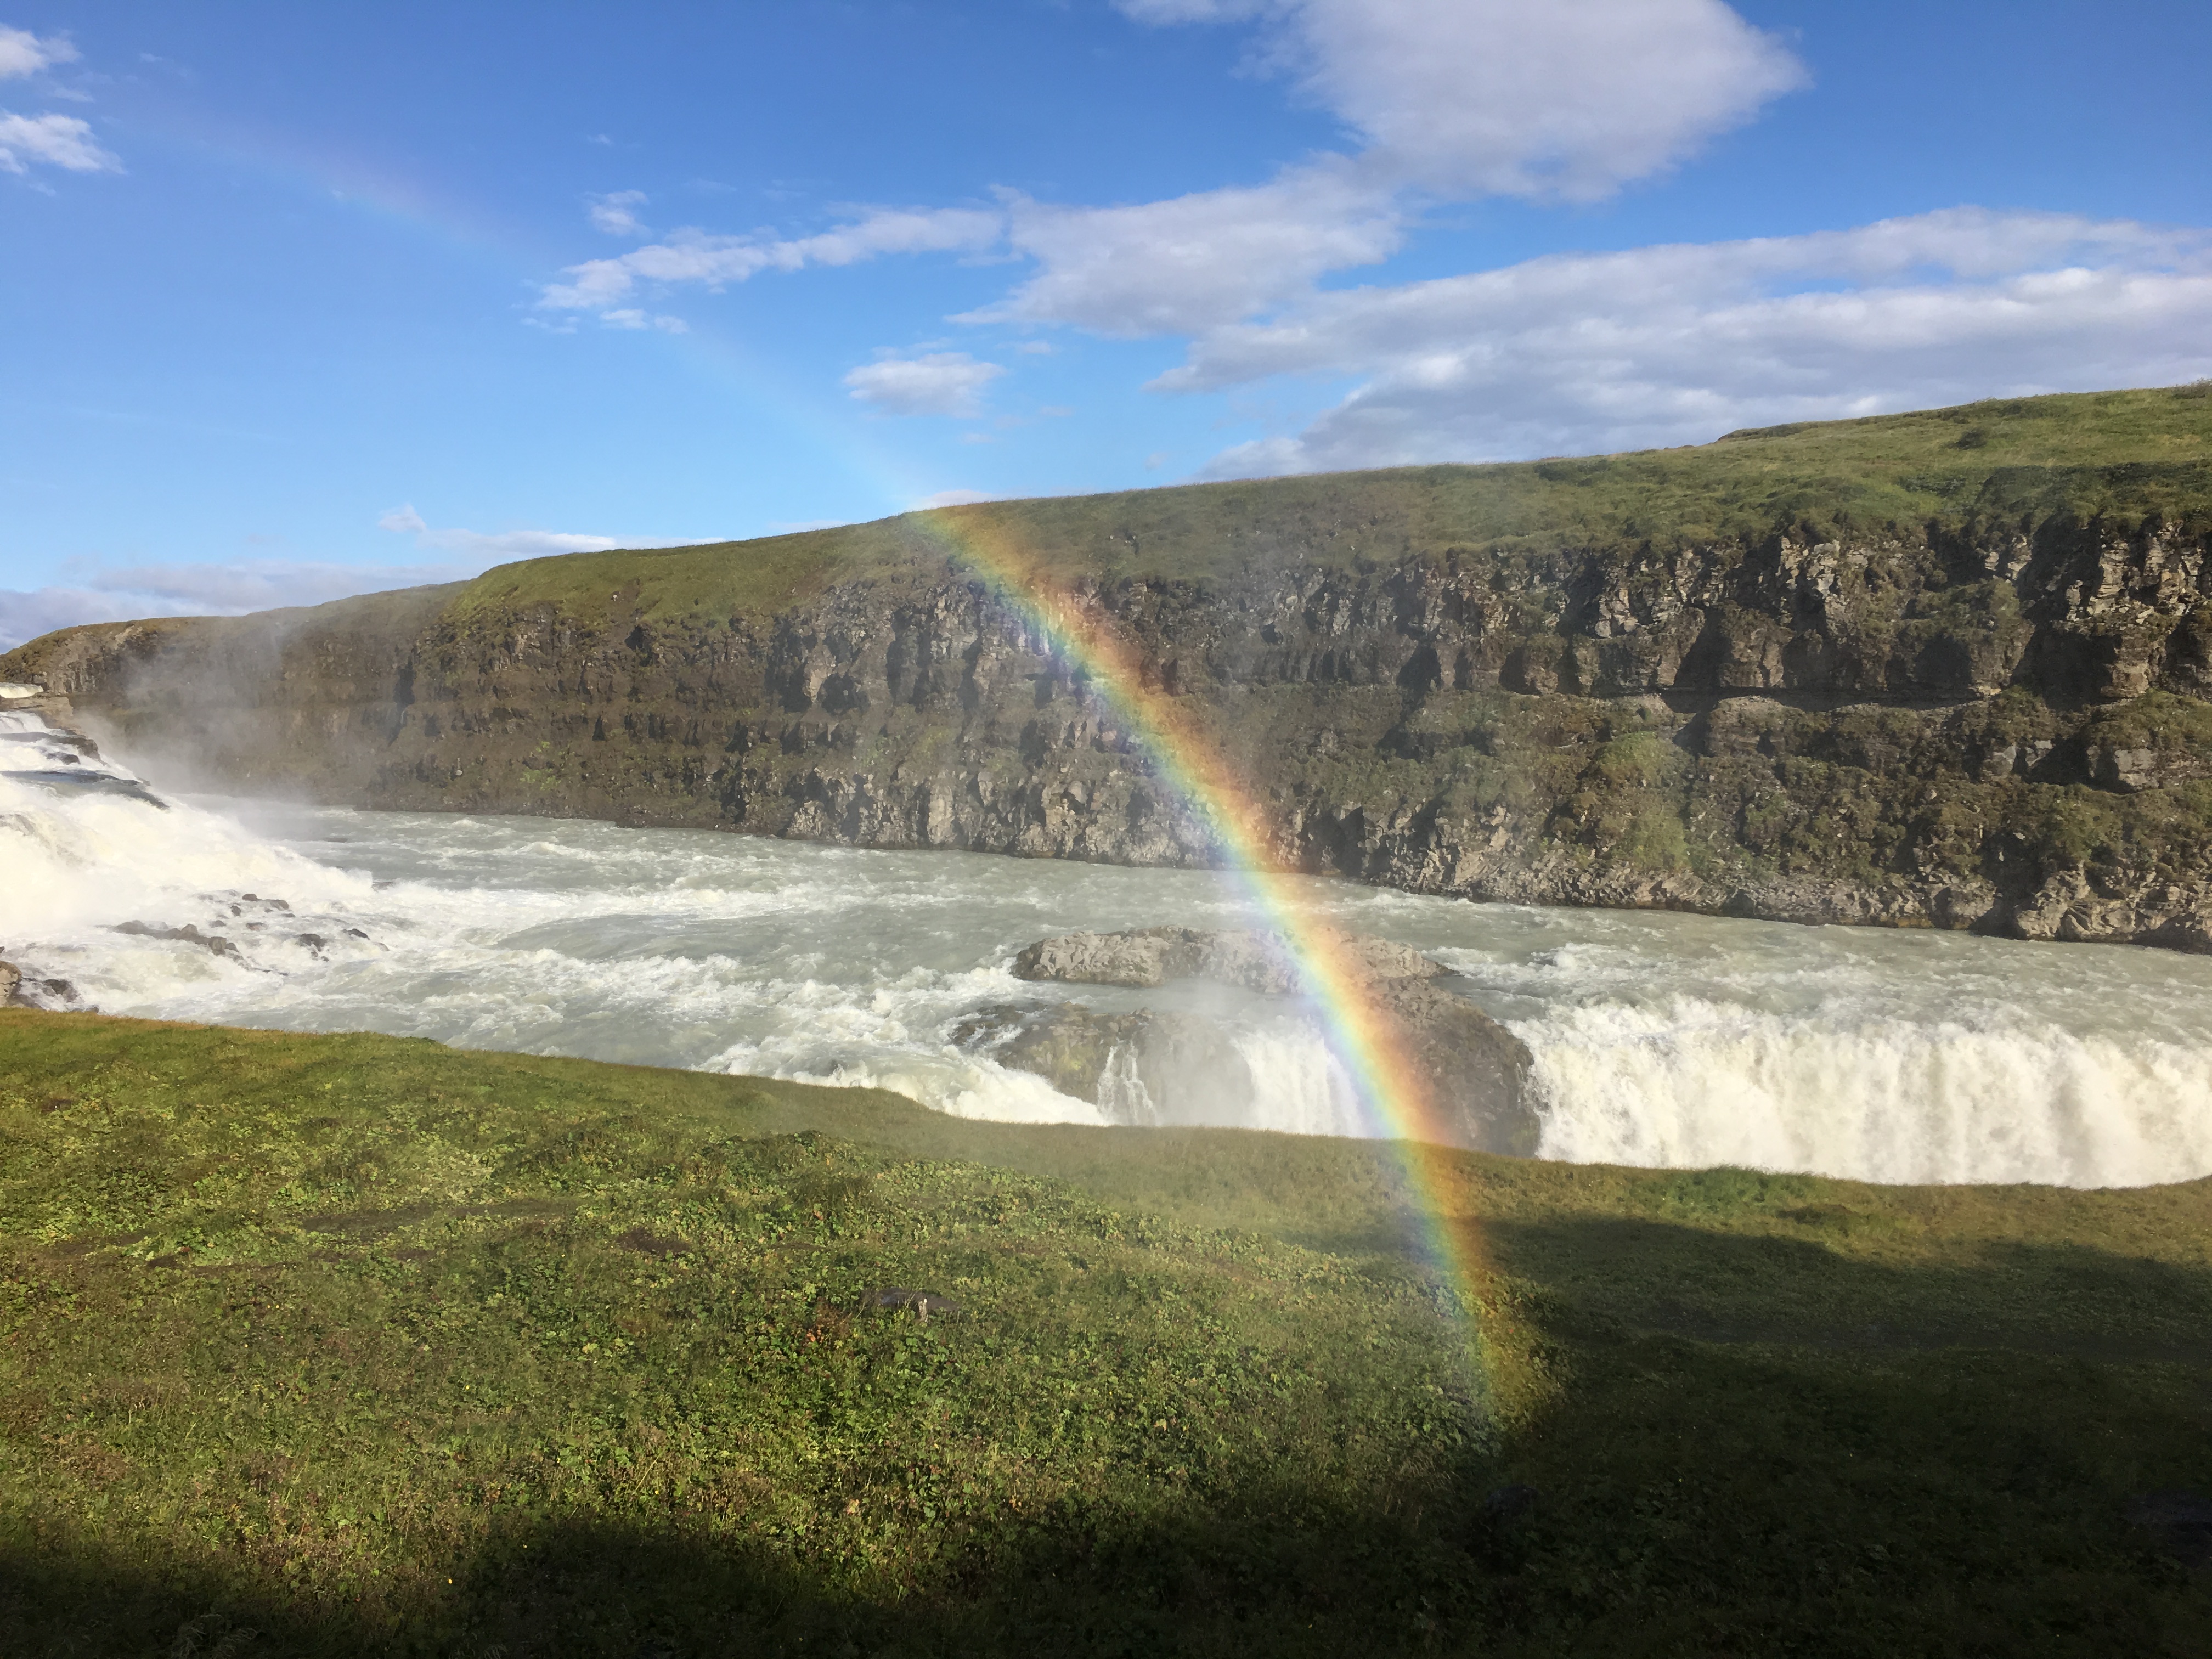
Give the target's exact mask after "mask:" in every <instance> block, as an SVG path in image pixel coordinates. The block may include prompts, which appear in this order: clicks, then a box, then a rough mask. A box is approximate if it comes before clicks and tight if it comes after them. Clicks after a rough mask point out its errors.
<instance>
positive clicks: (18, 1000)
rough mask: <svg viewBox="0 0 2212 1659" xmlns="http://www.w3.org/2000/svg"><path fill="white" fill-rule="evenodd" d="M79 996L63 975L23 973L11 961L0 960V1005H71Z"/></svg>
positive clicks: (22, 1006)
mask: <svg viewBox="0 0 2212 1659" xmlns="http://www.w3.org/2000/svg"><path fill="white" fill-rule="evenodd" d="M82 1000H83V999H82V997H80V996H79V995H78V994H77V988H76V986H74V985H72V984H71V983H70V981H67V980H65V979H47V978H40V976H39V975H35V974H27V973H25V972H24V971H23V970H22V969H20V968H18V967H17V966H16V965H15V963H12V962H0V1006H5V1007H9V1008H48V1009H56V1008H73V1007H75V1006H76V1005H77V1004H78V1003H80V1002H81V1001H82Z"/></svg>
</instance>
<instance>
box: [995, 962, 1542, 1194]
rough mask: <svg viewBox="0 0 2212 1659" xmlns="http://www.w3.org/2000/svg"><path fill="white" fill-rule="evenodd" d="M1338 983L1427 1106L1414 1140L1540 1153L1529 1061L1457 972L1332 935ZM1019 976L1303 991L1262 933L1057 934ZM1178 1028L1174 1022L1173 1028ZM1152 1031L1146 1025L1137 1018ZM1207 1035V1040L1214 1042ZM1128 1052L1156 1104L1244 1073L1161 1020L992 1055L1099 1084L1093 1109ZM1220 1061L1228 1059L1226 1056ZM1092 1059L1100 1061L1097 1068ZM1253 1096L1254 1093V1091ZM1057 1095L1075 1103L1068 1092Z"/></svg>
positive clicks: (1094, 1026)
mask: <svg viewBox="0 0 2212 1659" xmlns="http://www.w3.org/2000/svg"><path fill="white" fill-rule="evenodd" d="M1312 943H1313V945H1314V946H1315V948H1316V950H1318V951H1323V952H1326V953H1328V956H1329V957H1330V959H1331V962H1332V963H1333V965H1334V968H1335V969H1337V970H1338V972H1339V973H1340V975H1342V976H1343V977H1344V978H1346V979H1348V980H1350V981H1352V984H1353V986H1355V987H1357V991H1356V993H1355V994H1357V995H1358V998H1359V999H1360V1000H1361V1001H1363V1002H1364V1005H1365V1007H1364V1012H1365V1013H1366V1014H1367V1015H1368V1016H1370V1018H1372V1019H1373V1020H1374V1021H1375V1023H1376V1025H1377V1026H1378V1027H1379V1030H1380V1035H1381V1036H1382V1038H1383V1041H1384V1042H1386V1043H1387V1044H1388V1045H1389V1046H1390V1047H1391V1048H1395V1050H1396V1051H1397V1053H1398V1054H1400V1055H1401V1057H1402V1058H1403V1060H1405V1062H1406V1063H1407V1066H1408V1068H1409V1069H1410V1070H1411V1071H1412V1072H1413V1074H1414V1075H1413V1078H1412V1079H1410V1081H1412V1082H1413V1083H1414V1085H1416V1087H1417V1088H1418V1089H1419V1091H1420V1092H1421V1093H1422V1094H1424V1095H1425V1097H1426V1098H1425V1103H1422V1104H1424V1105H1425V1109H1426V1110H1425V1121H1422V1122H1420V1123H1419V1124H1418V1125H1415V1126H1408V1127H1411V1128H1412V1130H1413V1133H1420V1134H1423V1135H1425V1136H1431V1137H1434V1138H1436V1139H1441V1140H1443V1142H1445V1143H1446V1144H1448V1145H1450V1146H1470V1147H1474V1148H1477V1149H1479V1150H1480V1151H1484V1152H1509V1153H1512V1154H1515V1155H1516V1156H1520V1157H1528V1156H1530V1155H1532V1154H1533V1153H1534V1152H1535V1150H1536V1142H1537V1138H1538V1133H1539V1129H1540V1126H1539V1124H1538V1123H1537V1121H1536V1115H1535V1112H1534V1109H1533V1107H1531V1106H1530V1104H1529V1103H1528V1100H1527V1099H1526V1095H1527V1083H1528V1068H1529V1065H1530V1057H1529V1054H1528V1049H1527V1048H1525V1047H1524V1046H1523V1045H1522V1042H1521V1040H1520V1039H1519V1038H1518V1037H1516V1036H1514V1035H1513V1034H1512V1033H1511V1032H1510V1031H1508V1030H1506V1029H1505V1028H1504V1026H1502V1025H1500V1024H1498V1022H1497V1021H1496V1020H1494V1019H1492V1018H1490V1016H1489V1015H1487V1014H1486V1013H1484V1012H1482V1010H1481V1009H1480V1008H1478V1007H1476V1006H1474V1004H1473V1003H1472V1002H1469V1001H1468V1000H1467V999H1466V998H1464V997H1461V996H1455V995H1454V994H1452V993H1451V992H1449V991H1448V990H1445V989H1443V987H1440V986H1438V985H1437V984H1435V983H1434V982H1433V981H1435V980H1437V978H1438V977H1440V976H1442V975H1444V974H1445V973H1447V972H1448V971H1449V970H1448V969H1445V968H1444V967H1443V964H1442V963H1437V962H1435V961H1432V960H1431V959H1430V958H1429V957H1425V956H1423V955H1421V953H1420V952H1419V951H1413V950H1409V949H1407V947H1406V946H1404V945H1393V944H1390V943H1389V942H1388V941H1386V940H1382V939H1361V938H1358V937H1357V936H1356V935H1352V934H1347V933H1340V932H1337V931H1335V930H1333V929H1328V930H1320V931H1319V933H1318V934H1317V936H1316V938H1315V939H1313V940H1312ZM1014 972H1015V973H1016V975H1018V976H1020V977H1021V978H1024V979H1032V980H1046V979H1049V980H1059V981H1069V982H1074V983H1080V984H1094V985H1097V984H1103V985H1123V986H1138V987H1151V986H1157V985H1161V984H1164V983H1165V982H1167V981H1169V980H1170V979H1209V980H1213V981H1218V982H1220V983H1223V984H1228V985H1234V986H1237V987H1242V988H1243V989H1245V990H1248V991H1255V992H1258V993H1260V994H1262V995H1273V996H1280V995H1284V994H1289V993H1291V992H1293V991H1301V990H1304V989H1305V988H1306V982H1305V980H1304V975H1301V974H1300V973H1299V972H1298V971H1297V965H1296V962H1295V958H1294V956H1293V953H1292V952H1291V949H1290V946H1289V945H1288V943H1287V942H1286V941H1285V940H1284V939H1281V938H1279V937H1278V936H1275V935H1273V934H1266V933H1207V932H1206V931H1204V930H1201V929H1197V928H1189V927H1146V928H1138V929H1133V930H1132V931H1130V932H1127V933H1063V934H1060V935H1059V936H1057V937H1055V938H1053V939H1041V940H1039V941H1038V942H1037V943H1036V944H1035V945H1030V947H1029V948H1028V949H1026V950H1024V951H1022V952H1021V953H1020V955H1018V957H1016V958H1015V962H1014ZM1171 1018H1180V1019H1181V1021H1182V1024H1167V1023H1166V1022H1168V1021H1169V1020H1170V1019H1171ZM1139 1020H1141V1021H1146V1022H1151V1023H1149V1024H1143V1025H1141V1026H1138V1025H1132V1024H1128V1022H1131V1021H1139ZM1209 1028H1210V1030H1211V1034H1212V1035H1211V1040H1209ZM1119 1048H1127V1051H1128V1052H1129V1053H1130V1054H1132V1056H1133V1059H1132V1060H1131V1062H1130V1064H1131V1065H1132V1066H1133V1068H1134V1079H1135V1080H1136V1081H1139V1082H1141V1083H1143V1084H1144V1085H1145V1091H1146V1095H1147V1096H1150V1097H1152V1099H1153V1101H1154V1102H1155V1103H1158V1100H1159V1098H1160V1097H1159V1094H1158V1093H1155V1092H1154V1088H1155V1085H1154V1084H1153V1082H1152V1079H1153V1078H1154V1077H1157V1078H1158V1079H1160V1083H1159V1085H1158V1087H1159V1090H1160V1091H1163V1092H1164V1093H1167V1094H1169V1095H1170V1096H1173V1095H1176V1094H1180V1093H1184V1092H1187V1091H1188V1089H1189V1088H1190V1087H1191V1086H1192V1085H1191V1084H1190V1083H1189V1082H1188V1081H1185V1080H1184V1079H1186V1077H1198V1078H1205V1077H1208V1076H1212V1075H1218V1074H1219V1073H1222V1072H1223V1071H1225V1069H1226V1067H1227V1066H1228V1065H1229V1064H1230V1063H1231V1062H1232V1061H1233V1062H1234V1063H1235V1064H1236V1065H1237V1066H1242V1064H1243V1062H1242V1060H1239V1059H1237V1056H1236V1055H1235V1054H1234V1051H1233V1049H1232V1048H1230V1047H1229V1045H1228V1044H1227V1042H1226V1040H1225V1038H1224V1037H1222V1036H1220V1035H1219V1032H1218V1027H1211V1022H1206V1021H1195V1022H1194V1021H1192V1020H1191V1018H1190V1017H1188V1016H1181V1017H1171V1016H1165V1015H1161V1014H1158V1013H1149V1012H1148V1013H1144V1014H1139V1015H1097V1014H1092V1013H1091V1012H1089V1011H1087V1010H1080V1009H1078V1010H1072V1011H1059V1012H1054V1013H1052V1014H1049V1015H1044V1016H1041V1017H1036V1018H1033V1019H1032V1021H1031V1022H1030V1023H1029V1024H1024V1025H1023V1026H1022V1027H1021V1028H1020V1030H1018V1033H1017V1035H1016V1036H1014V1037H1012V1038H1011V1039H1009V1040H1007V1041H1006V1042H1005V1043H1004V1045H1003V1046H1002V1047H1001V1048H1000V1050H999V1051H998V1053H997V1054H996V1055H995V1057H996V1058H997V1059H998V1060H999V1061H1000V1064H1002V1065H1008V1066H1021V1067H1022V1068H1023V1069H1024V1070H1030V1071H1036V1072H1037V1073H1039V1074H1040V1075H1042V1076H1046V1077H1051V1078H1054V1079H1055V1082H1054V1086H1055V1087H1061V1086H1062V1085H1060V1083H1059V1082H1058V1081H1057V1079H1059V1078H1062V1077H1065V1078H1067V1079H1069V1080H1071V1081H1074V1080H1077V1079H1079V1077H1080V1075H1081V1074H1083V1073H1086V1072H1087V1073H1088V1074H1089V1075H1090V1076H1091V1077H1092V1078H1094V1079H1098V1081H1097V1082H1096V1083H1095V1084H1094V1085H1093V1088H1092V1091H1091V1092H1088V1093H1082V1095H1081V1097H1082V1098H1085V1099H1088V1100H1092V1101H1097V1102H1099V1103H1101V1104H1105V1103H1106V1102H1105V1101H1104V1100H1102V1098H1101V1096H1102V1093H1103V1094H1109V1095H1110V1094H1112V1093H1113V1092H1114V1091H1115V1079H1114V1077H1113V1074H1112V1073H1111V1071H1110V1069H1109V1062H1110V1061H1111V1060H1113V1058H1114V1056H1115V1054H1116V1052H1117V1049H1119ZM1224 1050H1226V1051H1227V1054H1226V1058H1223V1057H1222V1051H1224ZM1094 1060H1096V1061H1097V1062H1099V1063H1098V1065H1097V1066H1096V1067H1095V1068H1094V1066H1093V1062H1094ZM1048 1067H1049V1068H1050V1069H1048ZM1246 1086H1247V1087H1249V1086H1251V1085H1250V1083H1249V1081H1248V1082H1247V1085H1246ZM1063 1092H1066V1093H1079V1092H1080V1091H1079V1090H1076V1089H1066V1088H1063Z"/></svg>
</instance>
